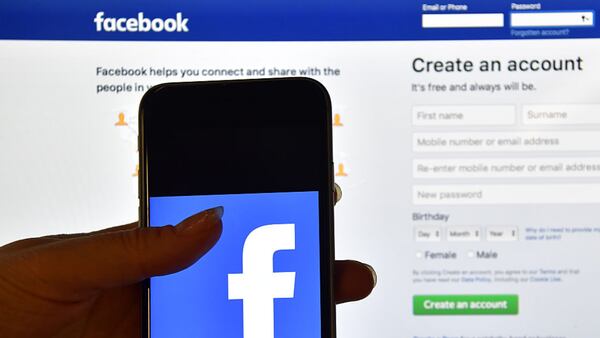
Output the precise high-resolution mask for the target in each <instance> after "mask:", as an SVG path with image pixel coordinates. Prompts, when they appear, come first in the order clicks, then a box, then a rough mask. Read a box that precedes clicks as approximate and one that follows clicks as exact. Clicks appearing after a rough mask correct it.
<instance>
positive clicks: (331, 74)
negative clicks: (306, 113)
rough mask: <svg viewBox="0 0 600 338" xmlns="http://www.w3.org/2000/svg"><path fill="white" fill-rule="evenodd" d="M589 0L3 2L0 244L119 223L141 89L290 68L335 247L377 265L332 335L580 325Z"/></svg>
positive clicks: (590, 237)
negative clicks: (328, 173) (327, 159)
mask: <svg viewBox="0 0 600 338" xmlns="http://www.w3.org/2000/svg"><path fill="white" fill-rule="evenodd" d="M598 9H600V3H599V2H598V1H597V0H573V1H561V0H540V1H508V0H489V1H477V0H459V1H456V2H454V1H453V2H444V1H428V0H405V1H391V0H370V1H342V0H331V1H318V0H303V1H298V0H286V1H272V0H250V1H239V0H207V1H202V2H200V1H180V0H178V1H164V0H149V1H144V2H132V1H116V0H109V1H86V2H73V1H64V0H58V1H53V2H49V3H40V2H37V1H32V0H22V1H4V2H2V3H1V4H0V191H1V194H0V225H1V228H0V245H1V244H6V243H9V242H11V241H15V240H18V239H22V238H27V237H33V236H41V235H46V234H56V233H72V232H86V231H92V230H96V229H100V228H104V227H108V226H114V225H118V224H123V223H127V222H132V221H135V220H137V218H138V195H137V188H138V177H137V176H138V163H137V160H138V153H137V133H138V130H137V111H138V103H139V101H140V98H141V97H142V95H143V94H144V92H145V91H146V90H147V89H148V88H150V87H151V86H153V85H155V84H158V83H162V82H176V81H197V80H217V79H240V78H264V77H287V76H306V77H312V78H314V79H317V80H318V81H320V82H321V83H323V84H324V85H325V86H326V87H327V89H328V90H329V93H330V95H331V99H332V106H333V116H334V117H333V121H332V123H333V126H334V127H333V129H334V131H333V140H334V141H333V142H334V161H335V164H334V168H335V175H336V182H337V183H338V184H339V185H340V186H341V187H342V189H343V192H344V197H343V199H342V201H341V202H340V203H339V204H338V205H337V206H336V208H335V218H336V225H335V227H336V230H335V235H336V256H337V258H338V259H357V260H361V261H364V262H368V263H370V264H371V265H372V266H373V267H374V268H375V270H377V273H378V283H377V286H376V288H375V290H374V291H373V293H372V294H371V295H370V296H369V297H368V298H367V299H365V300H364V301H361V302H358V303H354V304H351V305H343V306H339V307H338V309H337V312H338V313H337V317H338V335H339V337H345V338H359V337H372V336H377V337H380V338H392V337H411V338H450V337H451V338H458V337H463V338H488V337H494V338H510V337H513V338H514V337H524V338H589V337H597V336H599V335H600V322H599V321H598V320H597V319H596V318H597V316H598V315H599V314H600V293H599V292H598V291H597V281H598V279H599V278H600V264H598V258H597V257H598V255H599V251H598V250H599V249H598V247H599V244H600V222H599V221H598V216H597V210H598V207H599V203H600V29H599V28H598V25H597V24H596V21H597V10H598ZM290 104H293V102H290ZM282 113H285V112H284V111H283V112H282Z"/></svg>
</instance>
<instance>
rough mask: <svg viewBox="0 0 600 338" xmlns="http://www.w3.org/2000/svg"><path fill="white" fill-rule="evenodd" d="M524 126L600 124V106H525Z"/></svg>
mask: <svg viewBox="0 0 600 338" xmlns="http://www.w3.org/2000/svg"><path fill="white" fill-rule="evenodd" d="M522 110H523V124H527V125H568V124H570V125H580V124H600V104H538V105H525V106H523V109H522Z"/></svg>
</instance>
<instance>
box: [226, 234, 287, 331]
mask: <svg viewBox="0 0 600 338" xmlns="http://www.w3.org/2000/svg"><path fill="white" fill-rule="evenodd" d="M295 248H296V235H295V229H294V224H270V225H263V226H261V227H258V228H256V229H254V230H253V231H252V232H251V233H250V234H249V235H248V237H247V238H246V241H245V242H244V249H243V252H242V269H243V272H242V273H236V274H229V275H228V279H229V299H242V300H243V312H244V338H273V337H274V336H275V320H274V305H273V299H275V298H293V297H294V284H295V279H296V273H295V272H273V254H274V253H275V252H276V251H279V250H294V249H295Z"/></svg>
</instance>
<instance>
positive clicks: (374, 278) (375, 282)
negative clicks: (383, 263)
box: [365, 264, 377, 287]
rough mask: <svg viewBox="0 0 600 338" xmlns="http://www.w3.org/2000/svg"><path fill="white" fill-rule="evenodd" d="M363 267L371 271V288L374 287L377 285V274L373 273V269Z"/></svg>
mask: <svg viewBox="0 0 600 338" xmlns="http://www.w3.org/2000/svg"><path fill="white" fill-rule="evenodd" d="M365 265H366V266H367V268H368V269H369V270H370V271H371V275H373V287H375V285H377V272H375V269H373V267H372V266H370V265H369V264H365Z"/></svg>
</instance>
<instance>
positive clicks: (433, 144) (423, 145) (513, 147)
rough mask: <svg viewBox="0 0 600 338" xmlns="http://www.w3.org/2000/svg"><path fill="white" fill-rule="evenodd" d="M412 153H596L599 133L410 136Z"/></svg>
mask: <svg viewBox="0 0 600 338" xmlns="http://www.w3.org/2000/svg"><path fill="white" fill-rule="evenodd" d="M413 151H414V152H419V153H431V152H502V151H507V152H526V151H600V131H527V132H487V133H486V132H472V133H469V132H463V133H454V132H440V133H414V134H413Z"/></svg>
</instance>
